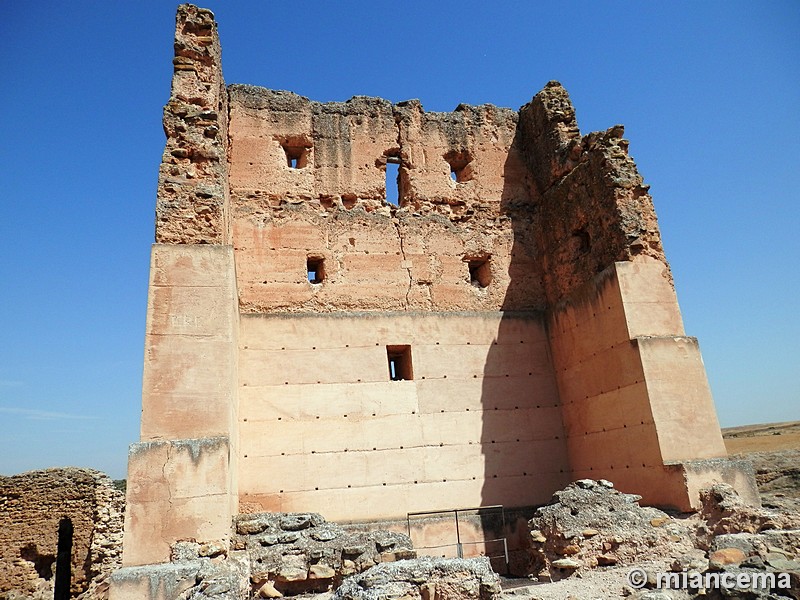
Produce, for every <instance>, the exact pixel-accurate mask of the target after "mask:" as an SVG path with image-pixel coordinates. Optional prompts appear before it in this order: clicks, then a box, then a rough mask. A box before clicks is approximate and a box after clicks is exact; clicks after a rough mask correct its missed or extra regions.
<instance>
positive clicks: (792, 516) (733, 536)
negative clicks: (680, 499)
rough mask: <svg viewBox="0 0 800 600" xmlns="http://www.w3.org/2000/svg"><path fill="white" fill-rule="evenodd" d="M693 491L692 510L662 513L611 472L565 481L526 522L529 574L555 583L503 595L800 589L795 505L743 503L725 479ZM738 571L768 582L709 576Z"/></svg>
mask: <svg viewBox="0 0 800 600" xmlns="http://www.w3.org/2000/svg"><path fill="white" fill-rule="evenodd" d="M701 500H702V509H701V511H700V512H699V513H698V514H694V515H673V516H670V515H668V514H666V513H664V512H662V511H659V510H657V509H655V508H645V507H641V506H639V504H638V501H639V497H638V496H635V495H631V494H623V493H620V492H618V491H616V490H614V489H613V484H611V483H610V482H607V481H603V480H600V481H592V480H581V481H577V482H575V483H572V484H570V485H568V486H567V487H566V488H565V489H564V490H562V491H560V492H557V493H556V494H555V496H554V497H553V501H552V502H551V503H550V504H549V505H547V506H544V507H541V508H540V509H538V510H537V513H536V515H535V516H534V518H533V519H531V521H530V522H529V526H530V528H531V566H532V571H531V572H532V575H533V576H535V578H536V579H538V581H539V582H545V581H557V582H558V583H554V584H553V585H552V586H541V585H535V586H530V587H523V588H517V589H515V590H513V591H507V592H505V593H504V594H503V596H504V597H505V596H508V597H509V598H510V597H511V596H512V595H513V596H514V598H515V599H518V600H521V599H522V598H530V599H536V600H552V599H555V598H566V597H574V598H577V597H581V598H582V597H587V598H590V597H591V598H595V597H603V598H606V597H623V596H627V597H630V598H632V599H633V600H684V599H690V598H691V599H694V598H702V599H704V600H716V599H722V598H740V599H743V600H750V599H759V600H761V599H770V600H777V599H780V598H795V599H800V514H797V513H791V512H777V511H773V510H769V509H765V508H761V507H754V506H751V505H749V504H747V503H745V502H744V501H743V500H742V499H741V498H740V497H739V496H738V495H737V493H736V491H735V490H734V489H733V488H732V487H731V486H729V485H727V484H716V485H714V486H712V487H711V488H709V489H706V490H703V491H702V492H701ZM634 567H635V568H637V569H641V573H642V576H643V580H642V582H641V583H642V585H641V586H640V587H641V589H633V588H632V587H631V585H630V582H629V580H628V579H627V575H628V573H629V572H630V571H631V569H632V568H634ZM740 575H741V576H743V577H745V578H749V581H759V578H761V579H760V580H761V581H768V582H770V584H771V585H766V586H764V585H761V586H760V587H759V586H755V587H753V586H750V587H748V588H747V589H744V588H739V589H723V588H724V587H725V586H723V585H719V584H718V583H717V584H715V583H714V582H719V581H720V580H727V581H729V582H730V581H736V578H737V577H738V576H740ZM670 578H672V579H670ZM670 582H671V583H672V587H670V586H669V583H670ZM709 582H711V583H710V584H709ZM667 588H668V589H667ZM678 588H681V589H678ZM578 592H579V595H576V594H578Z"/></svg>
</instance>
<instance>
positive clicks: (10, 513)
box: [0, 468, 124, 600]
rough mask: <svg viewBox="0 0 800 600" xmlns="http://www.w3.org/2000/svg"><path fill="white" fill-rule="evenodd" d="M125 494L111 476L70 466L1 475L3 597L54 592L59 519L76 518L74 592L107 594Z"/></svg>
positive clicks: (89, 599)
mask: <svg viewBox="0 0 800 600" xmlns="http://www.w3.org/2000/svg"><path fill="white" fill-rule="evenodd" d="M123 509H124V497H123V494H122V492H120V491H119V490H118V489H116V488H115V487H114V484H113V482H112V481H111V479H109V477H108V476H107V475H105V474H103V473H100V472H99V471H94V470H91V469H78V468H65V469H47V470H43V471H31V472H29V473H23V474H21V475H14V476H11V477H4V476H0V598H6V597H8V598H12V597H14V598H31V597H38V596H41V597H47V596H49V597H50V598H52V597H53V585H54V582H55V567H56V554H57V550H58V531H59V523H60V521H61V520H62V519H64V518H67V519H69V520H70V522H71V523H72V527H73V536H72V561H71V564H72V567H71V571H72V577H71V581H72V586H71V591H72V594H73V595H75V596H78V595H79V594H83V595H82V596H81V597H82V598H85V599H86V600H94V599H95V598H97V599H99V598H103V597H105V595H106V594H107V589H108V583H107V581H106V579H107V576H108V574H109V573H110V572H111V571H112V570H113V569H115V568H117V567H118V566H119V565H120V563H121V558H122V556H121V555H122V519H123Z"/></svg>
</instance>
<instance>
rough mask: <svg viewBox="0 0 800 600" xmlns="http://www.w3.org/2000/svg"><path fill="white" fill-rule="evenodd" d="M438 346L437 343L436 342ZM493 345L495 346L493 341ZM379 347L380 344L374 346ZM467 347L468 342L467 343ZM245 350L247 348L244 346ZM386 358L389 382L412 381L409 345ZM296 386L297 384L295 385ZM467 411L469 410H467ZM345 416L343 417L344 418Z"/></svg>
mask: <svg viewBox="0 0 800 600" xmlns="http://www.w3.org/2000/svg"><path fill="white" fill-rule="evenodd" d="M524 343H525V341H524V340H520V344H524ZM436 344H437V345H438V344H439V342H436ZM494 344H497V342H496V341H495V342H494ZM375 345H376V346H379V345H380V344H377V343H376V344H375ZM467 345H469V342H467ZM347 347H349V345H348V344H345V348H347ZM245 349H247V346H245ZM311 349H312V350H316V349H317V347H316V346H312V347H311ZM281 350H286V347H282V348H281ZM386 358H387V360H388V366H389V379H390V380H391V381H405V380H409V381H410V380H412V379H414V368H413V365H412V361H411V346H409V345H390V346H386ZM478 377H481V378H482V379H499V378H500V377H501V376H499V375H486V374H485V373H483V374H480V375H478V374H477V373H475V374H473V375H472V378H473V379H477V378H478ZM504 377H511V374H510V373H505V375H504ZM528 377H533V371H530V372H528ZM421 379H425V376H423V377H421ZM432 379H447V375H442V376H441V377H438V378H432ZM356 382H357V383H361V379H357V380H356ZM289 383H290V382H288V381H284V385H289ZM317 383H318V384H321V383H322V381H321V380H318V381H317ZM295 385H297V384H295ZM302 385H311V384H308V383H306V384H302ZM242 386H243V387H247V383H246V382H244V383H242ZM467 410H469V409H467ZM442 412H444V411H442ZM346 416H347V415H345V417H346Z"/></svg>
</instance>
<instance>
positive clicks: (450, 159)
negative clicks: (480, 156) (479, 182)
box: [444, 150, 472, 183]
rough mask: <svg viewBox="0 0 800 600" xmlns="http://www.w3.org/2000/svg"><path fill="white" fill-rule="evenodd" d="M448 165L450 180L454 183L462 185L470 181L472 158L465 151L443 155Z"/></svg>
mask: <svg viewBox="0 0 800 600" xmlns="http://www.w3.org/2000/svg"><path fill="white" fill-rule="evenodd" d="M444 159H445V160H446V161H447V164H448V165H450V179H451V180H453V181H455V182H456V183H464V182H465V181H469V180H471V179H472V156H471V155H470V153H469V152H467V151H466V150H462V151H458V152H456V151H452V152H448V153H447V154H445V155H444Z"/></svg>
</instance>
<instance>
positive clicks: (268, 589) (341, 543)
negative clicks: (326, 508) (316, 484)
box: [232, 513, 416, 598]
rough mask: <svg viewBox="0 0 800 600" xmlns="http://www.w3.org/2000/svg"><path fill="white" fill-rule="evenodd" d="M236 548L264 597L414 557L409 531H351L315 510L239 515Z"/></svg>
mask: <svg viewBox="0 0 800 600" xmlns="http://www.w3.org/2000/svg"><path fill="white" fill-rule="evenodd" d="M235 532H236V533H235V536H234V539H233V543H232V548H233V550H235V551H245V552H246V554H247V556H248V559H249V561H250V580H251V582H252V584H253V586H254V589H255V590H257V591H258V593H259V594H261V597H266V598H269V597H277V596H278V595H281V594H297V593H304V592H311V591H316V592H323V591H326V590H328V589H330V588H331V587H332V586H335V585H338V584H339V583H341V581H342V579H343V578H344V577H346V576H348V575H353V574H356V573H361V572H363V571H366V570H367V569H369V568H370V567H372V566H374V565H376V564H379V563H385V562H394V561H396V560H401V559H408V558H415V557H416V553H415V552H414V550H413V547H412V544H411V540H410V539H409V538H408V536H406V535H403V534H399V533H393V532H389V531H372V532H348V531H345V530H344V529H343V528H342V527H340V526H339V525H335V524H333V523H328V522H326V521H325V519H323V518H322V517H321V516H320V515H318V514H316V513H259V514H247V515H240V516H238V517H237V518H236V520H235Z"/></svg>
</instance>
